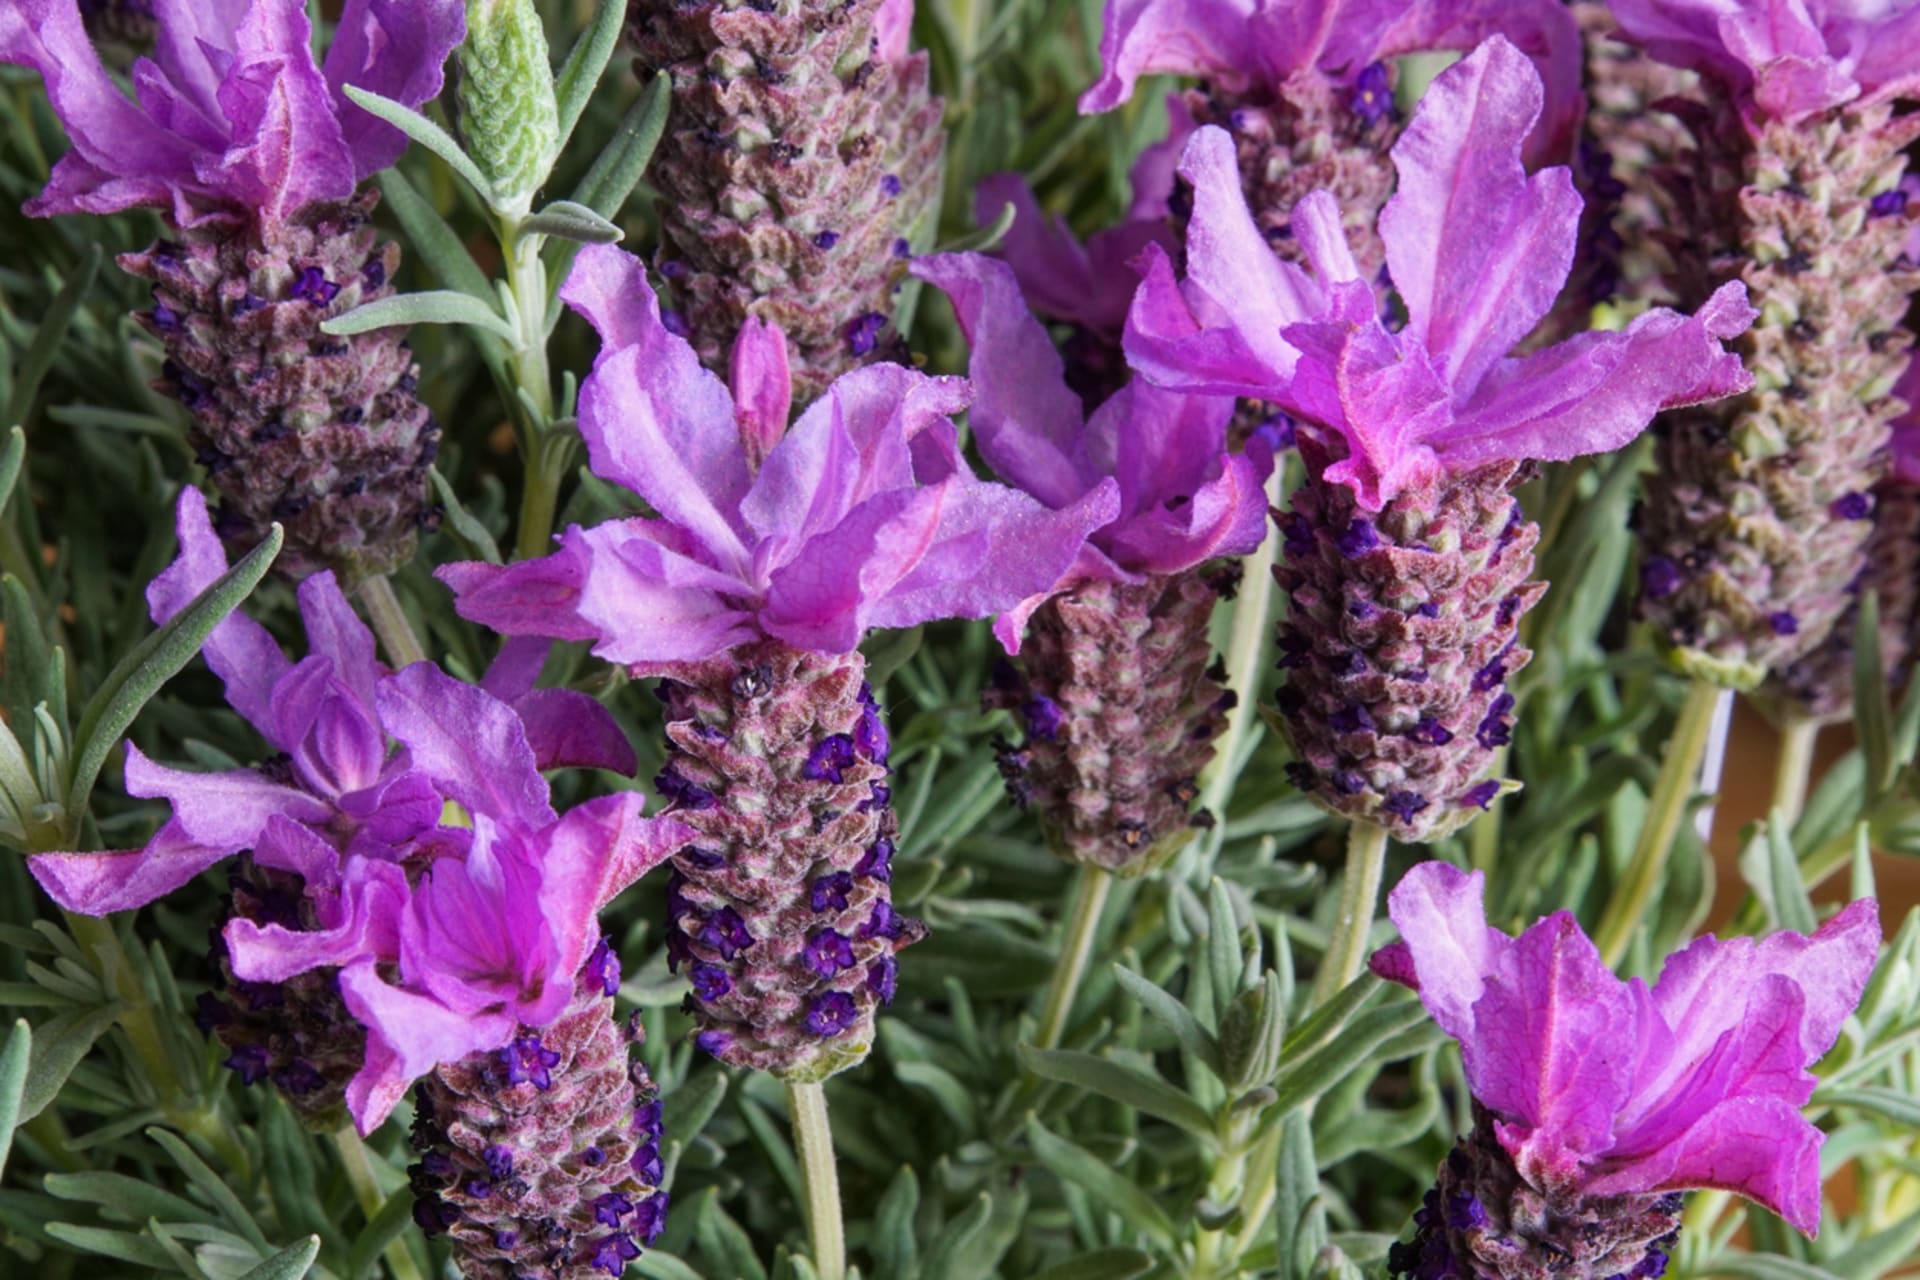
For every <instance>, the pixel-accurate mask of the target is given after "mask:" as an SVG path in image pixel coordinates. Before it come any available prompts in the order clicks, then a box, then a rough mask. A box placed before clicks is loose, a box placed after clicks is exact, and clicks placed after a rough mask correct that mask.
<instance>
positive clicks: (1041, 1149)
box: [1027, 1115, 1174, 1248]
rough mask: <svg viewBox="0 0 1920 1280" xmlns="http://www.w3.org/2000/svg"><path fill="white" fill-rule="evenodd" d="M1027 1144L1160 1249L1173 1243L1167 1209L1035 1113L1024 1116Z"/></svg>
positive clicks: (1062, 1176)
mask: <svg viewBox="0 0 1920 1280" xmlns="http://www.w3.org/2000/svg"><path fill="white" fill-rule="evenodd" d="M1027 1145H1028V1146H1030V1147H1032V1148H1033V1154H1034V1155H1035V1157H1037V1158H1038V1159H1039V1161H1040V1163H1041V1164H1044V1165H1046V1166H1047V1168H1049V1169H1051V1170H1052V1171H1053V1172H1054V1174H1055V1176H1057V1177H1059V1178H1060V1179H1061V1180H1062V1181H1064V1182H1070V1183H1072V1184H1073V1185H1074V1186H1076V1187H1079V1188H1080V1189H1081V1190H1082V1191H1085V1192H1086V1193H1087V1194H1088V1195H1090V1196H1092V1197H1093V1198H1094V1199H1095V1200H1097V1201H1099V1202H1100V1203H1101V1204H1102V1205H1104V1206H1105V1207H1106V1208H1107V1209H1109V1210H1111V1211H1112V1212H1114V1213H1117V1214H1119V1215H1120V1217H1121V1219H1122V1220H1123V1221H1126V1222H1128V1223H1131V1224H1132V1225H1133V1226H1135V1227H1137V1228H1139V1229H1140V1230H1141V1231H1143V1232H1145V1233H1146V1234H1147V1235H1149V1236H1151V1237H1152V1238H1153V1240H1154V1241H1155V1243H1157V1244H1159V1245H1160V1246H1162V1247H1163V1248H1166V1247H1171V1246H1172V1244H1173V1240H1174V1229H1173V1221H1172V1219H1170V1218H1168V1217H1167V1211H1166V1210H1165V1209H1162V1208H1161V1207H1160V1205H1159V1203H1158V1202H1157V1201H1155V1200H1154V1198H1153V1197H1152V1196H1150V1195H1148V1194H1147V1193H1146V1192H1145V1191H1142V1190H1141V1189H1140V1188H1139V1187H1138V1186H1136V1185H1134V1183H1133V1182H1132V1181H1131V1180H1130V1179H1128V1178H1127V1177H1126V1176H1125V1175H1124V1174H1121V1173H1119V1172H1118V1171H1116V1170H1115V1169H1114V1168H1113V1166H1112V1165H1110V1164H1108V1163H1107V1162H1106V1161H1105V1160H1102V1159H1100V1157H1098V1156H1096V1155H1094V1154H1093V1152H1091V1151H1089V1150H1087V1149H1086V1148H1085V1147H1083V1146H1080V1145H1079V1144H1078V1143H1074V1142H1069V1141H1068V1140H1067V1139H1065V1138H1062V1137H1059V1136H1058V1135H1056V1134H1053V1133H1049V1132H1048V1131H1047V1128H1046V1126H1044V1125H1042V1124H1041V1123H1040V1118H1039V1117H1038V1116H1035V1115H1029V1116H1028V1117H1027Z"/></svg>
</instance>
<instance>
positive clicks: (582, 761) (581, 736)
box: [512, 689, 639, 776]
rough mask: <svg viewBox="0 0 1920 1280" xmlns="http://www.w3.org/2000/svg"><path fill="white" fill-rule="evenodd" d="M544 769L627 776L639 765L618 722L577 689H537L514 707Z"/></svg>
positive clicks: (529, 744) (602, 707) (608, 712)
mask: <svg viewBox="0 0 1920 1280" xmlns="http://www.w3.org/2000/svg"><path fill="white" fill-rule="evenodd" d="M512 706H513V711H514V714H515V715H517V716H519V717H520V723H521V724H522V725H524V726H525V727H526V731H527V745H528V746H529V747H531V748H533V758H534V762H535V763H536V764H538V765H539V766H540V767H541V768H542V769H606V770H608V771H610V772H613V773H619V774H625V775H628V776H631V775H632V773H633V771H634V769H636V768H637V767H639V762H638V760H637V759H636V758H635V756H634V754H633V744H632V743H631V742H629V741H628V740H627V735H626V732H625V730H623V729H621V727H620V722H619V721H618V720H615V719H614V718H613V713H612V712H611V711H609V710H607V708H606V707H604V706H602V705H601V704H600V703H599V702H598V701H597V700H595V699H594V698H591V697H589V696H588V695H586V694H584V693H581V692H579V691H578V690H575V689H535V690H534V691H533V692H532V693H528V694H523V695H521V696H520V697H519V698H516V699H515V700H514V701H513V703H512Z"/></svg>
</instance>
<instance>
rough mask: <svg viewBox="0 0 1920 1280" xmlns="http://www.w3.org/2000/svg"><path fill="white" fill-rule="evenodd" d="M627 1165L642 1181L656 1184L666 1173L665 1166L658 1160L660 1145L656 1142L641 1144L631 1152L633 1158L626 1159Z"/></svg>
mask: <svg viewBox="0 0 1920 1280" xmlns="http://www.w3.org/2000/svg"><path fill="white" fill-rule="evenodd" d="M627 1167H628V1168H629V1169H632V1170H633V1174H634V1176H635V1177H636V1178H639V1179H640V1180H641V1181H642V1182H646V1183H651V1184H655V1185H658V1183H659V1181H660V1179H661V1178H662V1177H664V1176H665V1175H666V1166H665V1165H664V1164H662V1163H661V1161H660V1147H659V1145H658V1144H657V1143H652V1142H648V1143H645V1144H643V1145H642V1146H641V1147H640V1148H639V1149H638V1150H636V1151H635V1152H634V1153H633V1159H631V1160H629V1161H627Z"/></svg>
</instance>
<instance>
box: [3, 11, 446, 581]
mask: <svg viewBox="0 0 1920 1280" xmlns="http://www.w3.org/2000/svg"><path fill="white" fill-rule="evenodd" d="M152 13H153V16H154V18H155V19H156V21H157V31H156V39H155V43H154V47H153V56H152V57H151V58H141V59H140V60H139V61H138V62H137V63H136V64H135V66H134V70H133V80H134V83H135V85H136V89H137V92H136V96H135V97H134V98H128V97H127V96H126V95H125V94H124V93H123V92H122V91H121V89H120V87H119V86H118V84H117V83H116V82H115V81H114V80H113V79H112V78H111V77H110V76H109V75H108V74H107V71H106V69H105V68H104V67H103V66H102V64H101V61H100V58H99V56H98V54H97V53H96V52H95V50H94V49H93V47H92V46H91V45H90V44H89V43H88V40H87V34H86V29H85V27H84V25H83V23H82V20H81V12H80V9H79V8H78V7H77V6H76V4H75V0H20V2H19V3H13V4H9V5H7V6H6V7H5V8H4V9H0V61H5V62H16V63H22V64H25V65H27V66H30V67H32V68H34V69H35V70H37V71H39V72H40V73H41V75H42V76H43V77H44V78H45V80H46V84H47V93H48V96H49V98H50V99H51V101H52V104H53V108H54V110H55V112H56V113H57V114H58V115H59V116H60V118H61V120H62V121H63V122H64V123H65V124H66V126H67V131H68V134H69V135H70V136H71V138H72V140H73V146H72V149H71V150H69V151H68V153H67V154H66V156H64V157H63V158H62V159H61V160H60V162H59V164H58V165H56V166H55V168H54V172H53V180H52V181H51V182H50V183H49V184H48V187H47V189H46V191H45V192H43V193H42V194H41V195H40V196H39V197H37V198H36V199H34V200H32V201H29V202H28V204H27V211H28V212H29V213H32V214H36V215H42V216H44V215H51V214H59V213H76V212H87V213H112V212H115V211H118V210H121V209H126V208H130V207H134V206H152V207H156V208H159V209H160V210H162V212H163V216H164V217H165V219H166V221H167V224H168V227H169V232H168V238H167V239H163V240H161V241H159V242H158V243H156V244H155V245H154V246H153V247H152V248H151V249H149V250H148V251H147V252H145V253H137V254H126V255H123V256H122V258H121V260H120V264H121V266H122V267H124V268H125V269H126V270H127V271H128V272H130V273H131V274H133V275H136V276H139V277H141V278H142V279H145V280H149V281H151V282H152V283H153V303H154V305H153V308H152V310H150V311H144V312H141V313H139V316H138V318H139V319H140V321H141V323H142V325H143V326H144V327H145V328H146V329H147V331H148V332H149V333H151V334H153V335H154V337H156V338H158V339H159V341H160V343H161V345H162V346H163V347H165V349H166V354H167V360H166V362H165V364H164V365H163V366H162V368H161V376H160V378H159V380H158V381H157V383H156V384H155V385H156V386H157V388H158V389H159V390H160V391H162V392H163V393H165V394H167V395H169V396H171V397H174V398H176V399H178V400H179V401H180V402H181V403H182V404H183V405H184V406H185V407H186V408H187V410H188V411H189V413H191V415H192V421H193V425H192V429H191V431H190V437H189V438H190V441H191V443H192V444H193V445H194V447H195V449H196V450H197V451H198V457H199V461H200V463H201V464H202V465H203V466H205V467H206V468H207V472H208V475H209V477H210V479H211V480H212V482H213V484H214V487H215V488H217V489H218V490H219V491H220V494H221V497H222V499H223V502H222V511H221V516H220V532H221V535H222V536H223V537H224V538H225V539H226V540H227V542H228V544H229V545H231V546H235V547H237V548H240V549H246V548H249V547H251V546H253V545H254V544H255V543H257V542H258V541H259V540H260V538H261V537H262V536H263V535H264V534H265V532H266V530H267V527H268V526H269V525H270V524H271V523H273V522H275V521H278V522H279V523H281V524H282V525H283V526H284V527H285V529H286V534H287V538H286V546H285V550H284V551H283V552H282V554H281V556H280V559H279V560H278V561H277V562H276V568H277V569H278V570H279V571H280V572H281V573H283V574H285V575H287V576H289V577H293V578H295V579H298V578H304V577H305V576H306V575H307V574H309V573H313V572H315V571H316V570H318V569H322V568H331V569H333V570H334V571H335V572H336V573H338V574H339V575H340V576H341V577H342V578H343V579H346V580H347V581H349V582H351V581H352V580H355V579H358V578H360V577H362V576H365V575H367V574H375V573H384V572H386V571H387V570H389V569H392V568H393V567H395V566H396V565H398V564H400V563H403V562H404V561H406V560H407V559H408V558H410V557H411V556H412V555H413V551H414V547H415V545H416V542H417V540H418V530H419V526H420V525H421V524H422V523H423V522H425V521H426V520H428V519H429V516H428V512H427V507H426V502H425V493H426V472H427V468H428V467H429V466H430V465H431V464H432V462H433V458H434V454H435V451H436V450H437V448H438V444H439V434H440V428H439V424H438V423H436V422H435V421H434V420H433V416H432V414H430V413H429V412H428V411H427V409H426V406H424V405H422V404H421V403H420V402H419V400H418V399H417V398H416V397H415V395H414V380H415V376H416V369H415V367H414V364H413V359H412V356H411V355H410V354H409V353H408V351H407V348H406V347H405V346H404V345H403V344H402V341H401V339H402V337H403V336H404V332H403V331H402V330H399V329H385V330H377V331H374V332H372V333H365V334H359V335H356V336H354V337H351V338H331V337H328V336H327V335H325V334H322V333H321V332H320V324H321V322H322V321H324V320H326V319H328V318H329V317H330V316H334V315H338V314H340V313H342V312H344V311H347V310H350V309H352V308H354V307H356V306H358V305H360V304H361V303H364V302H370V301H373V300H375V299H377V298H380V297H383V296H385V295H386V294H388V293H390V292H391V288H390V286H389V284H388V281H389V279H390V278H391V277H392V275H393V273H394V271H395V269H396V268H397V267H398V265H399V250H398V248H397V247H395V246H393V245H391V244H384V243H381V242H379V241H378V239H377V238H376V236H375V234H374V230H373V228H372V226H371V225H369V223H368V218H369V214H370V211H371V209H372V207H373V204H374V202H375V199H376V197H375V195H374V194H373V193H371V192H361V193H359V194H356V191H357V189H358V186H359V184H360V182H361V180H362V179H364V178H366V177H367V176H368V175H369V174H372V173H374V172H376V171H377V170H379V169H382V168H384V167H386V166H387V165H389V164H391V163H392V162H393V161H394V159H395V158H397V157H398V156H399V154H400V151H401V148H402V147H403V146H404V145H405V138H404V136H403V135H402V134H401V133H400V132H399V131H397V130H396V129H394V128H393V127H392V126H390V125H387V124H385V123H383V122H381V121H380V120H378V119H376V118H375V117H374V116H372V115H369V114H368V113H367V112H366V111H364V110H362V109H361V108H359V107H357V106H354V105H353V104H352V103H351V102H349V101H348V99H347V98H346V95H345V87H346V86H349V85H352V86H357V87H359V88H362V89H367V90H370V91H372V92H375V93H380V94H383V95H385V96H387V97H390V98H394V99H396V100H398V101H401V102H404V103H406V104H407V105H409V106H412V105H416V104H418V103H421V102H424V101H425V100H427V99H428V98H431V97H433V96H434V94H436V93H438V92H439V90H440V83H441V64H442V63H443V62H444V61H445V59H446V56H447V52H448V51H449V50H450V49H451V48H453V46H454V45H456V44H458V43H459V41H460V33H461V29H462V25H463V18H462V7H461V4H460V2H459V0H419V2H415V0H348V3H347V4H346V5H345V8H344V10H343V12H342V14H341V19H340V23H339V25H338V27H337V28H336V29H335V34H334V38H333V41H332V44H331V45H330V47H329V48H328V50H327V55H326V59H325V61H324V62H317V61H316V60H315V58H314V54H313V50H312V47H311V37H312V32H311V30H310V29H309V26H308V21H307V6H306V5H305V4H304V3H302V2H301V0H154V4H153V6H152Z"/></svg>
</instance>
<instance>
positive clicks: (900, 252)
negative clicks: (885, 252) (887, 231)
mask: <svg viewBox="0 0 1920 1280" xmlns="http://www.w3.org/2000/svg"><path fill="white" fill-rule="evenodd" d="M893 256H894V257H896V258H911V257H912V256H913V246H912V245H910V244H908V243H907V238H906V237H905V236H900V237H898V238H896V239H895V240H894V242H893Z"/></svg>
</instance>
